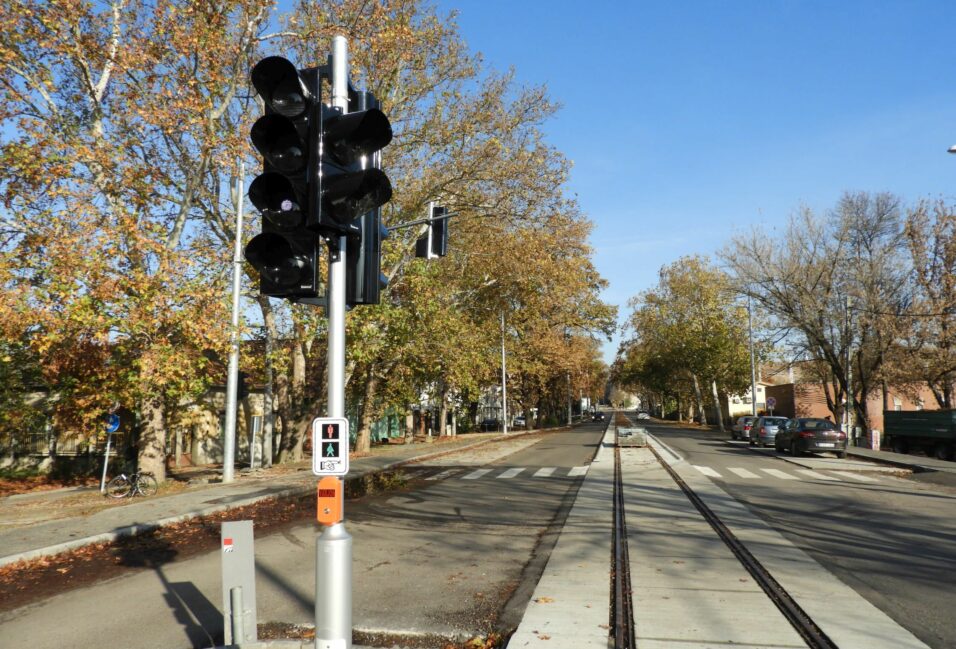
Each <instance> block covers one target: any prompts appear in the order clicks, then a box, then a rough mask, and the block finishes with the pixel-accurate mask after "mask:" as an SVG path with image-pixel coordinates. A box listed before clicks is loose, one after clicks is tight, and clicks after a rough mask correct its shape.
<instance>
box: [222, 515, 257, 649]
mask: <svg viewBox="0 0 956 649" xmlns="http://www.w3.org/2000/svg"><path fill="white" fill-rule="evenodd" d="M222 610H223V611H224V613H223V618H224V619H223V623H224V624H223V626H224V627H225V639H226V644H227V645H240V644H246V643H252V642H256V640H257V635H258V634H257V630H256V622H257V621H256V559H255V549H254V548H253V537H252V521H225V522H223V524H222Z"/></svg>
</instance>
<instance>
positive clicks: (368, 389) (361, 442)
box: [355, 368, 379, 453]
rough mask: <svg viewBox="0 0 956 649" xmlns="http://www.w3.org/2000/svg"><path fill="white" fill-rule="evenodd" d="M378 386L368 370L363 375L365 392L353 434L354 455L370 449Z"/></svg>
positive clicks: (377, 381)
mask: <svg viewBox="0 0 956 649" xmlns="http://www.w3.org/2000/svg"><path fill="white" fill-rule="evenodd" d="M378 384H379V378H378V377H377V376H376V375H375V372H373V371H372V369H371V368H369V370H368V371H367V372H366V373H365V390H364V391H363V393H362V402H361V403H360V404H359V421H358V431H357V432H356V434H355V452H356V453H368V452H369V450H371V448H372V423H373V419H374V414H375V397H376V395H377V394H378Z"/></svg>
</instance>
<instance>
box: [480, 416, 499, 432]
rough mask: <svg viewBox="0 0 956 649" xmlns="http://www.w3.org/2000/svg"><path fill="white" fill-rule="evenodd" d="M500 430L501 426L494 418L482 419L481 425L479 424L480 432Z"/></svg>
mask: <svg viewBox="0 0 956 649" xmlns="http://www.w3.org/2000/svg"><path fill="white" fill-rule="evenodd" d="M499 428H501V424H500V423H498V420H497V419H494V418H493V417H488V418H487V419H482V420H481V423H480V424H478V430H480V431H484V432H487V431H490V430H498V429H499Z"/></svg>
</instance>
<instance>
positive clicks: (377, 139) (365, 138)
mask: <svg viewBox="0 0 956 649" xmlns="http://www.w3.org/2000/svg"><path fill="white" fill-rule="evenodd" d="M323 128H324V133H323V143H324V145H325V147H326V148H327V150H328V152H329V153H330V154H331V155H332V157H333V158H334V159H335V161H336V162H338V163H339V164H341V165H346V166H347V165H350V164H352V163H353V162H355V161H357V160H358V159H359V158H361V157H362V156H363V155H368V154H370V153H372V152H373V151H378V150H379V149H382V148H384V147H385V146H386V145H387V144H388V143H389V142H391V141H392V125H391V124H390V123H389V121H388V118H387V117H386V116H385V113H383V112H382V111H380V110H378V109H377V108H370V109H369V110H363V111H361V112H358V113H348V114H345V115H338V116H336V117H333V118H330V119H327V120H326V122H325V124H324V125H323Z"/></svg>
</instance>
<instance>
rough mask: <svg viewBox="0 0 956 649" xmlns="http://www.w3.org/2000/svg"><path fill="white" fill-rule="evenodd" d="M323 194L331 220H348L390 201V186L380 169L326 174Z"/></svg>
mask: <svg viewBox="0 0 956 649" xmlns="http://www.w3.org/2000/svg"><path fill="white" fill-rule="evenodd" d="M323 193H324V198H325V200H326V203H325V204H326V206H327V208H328V209H329V211H330V212H331V213H332V216H333V217H334V218H335V220H336V221H338V222H339V223H348V222H349V221H351V220H352V219H354V218H356V217H358V216H359V215H361V214H364V213H365V212H368V211H369V210H374V209H375V208H376V207H381V206H382V205H384V204H385V203H387V202H388V201H389V200H391V198H392V185H391V183H390V182H389V180H388V176H386V175H385V173H384V172H382V171H381V170H380V169H365V170H364V171H355V172H352V173H344V174H338V175H334V176H330V177H329V178H328V179H327V180H326V181H325V188H324V192H323Z"/></svg>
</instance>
